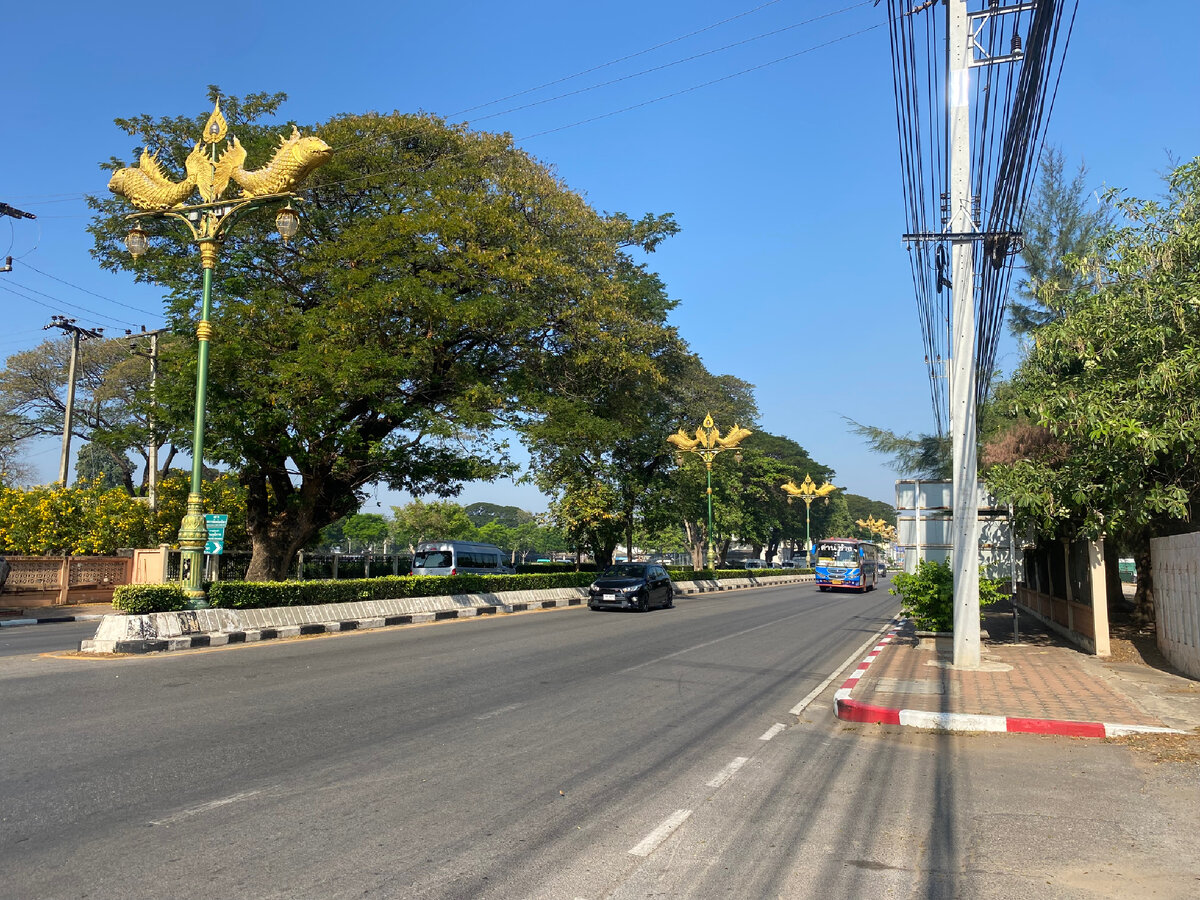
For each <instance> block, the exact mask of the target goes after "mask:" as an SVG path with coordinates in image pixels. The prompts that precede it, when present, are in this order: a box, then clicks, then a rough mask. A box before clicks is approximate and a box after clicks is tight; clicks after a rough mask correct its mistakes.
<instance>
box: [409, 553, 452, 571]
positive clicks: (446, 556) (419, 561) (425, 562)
mask: <svg viewBox="0 0 1200 900" xmlns="http://www.w3.org/2000/svg"><path fill="white" fill-rule="evenodd" d="M453 565H454V555H453V554H452V553H451V552H450V551H449V550H423V551H421V552H419V553H417V554H416V555H414V556H413V568H414V569H448V568H450V567H451V566H453Z"/></svg>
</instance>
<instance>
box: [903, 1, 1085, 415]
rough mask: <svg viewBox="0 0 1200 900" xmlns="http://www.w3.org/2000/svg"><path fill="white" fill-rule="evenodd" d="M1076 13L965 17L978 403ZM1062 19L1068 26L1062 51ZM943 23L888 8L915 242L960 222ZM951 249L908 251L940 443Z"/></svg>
mask: <svg viewBox="0 0 1200 900" xmlns="http://www.w3.org/2000/svg"><path fill="white" fill-rule="evenodd" d="M1077 8H1078V0H1037V3H1036V4H1032V5H1026V6H1014V7H1009V8H1006V7H1005V6H1003V5H1001V4H1000V3H989V5H988V6H987V7H986V8H984V9H982V10H980V11H978V12H974V13H971V14H970V15H971V17H972V25H971V28H970V29H969V30H970V34H971V37H970V40H971V42H972V48H971V49H972V53H971V55H972V56H975V55H976V53H977V52H978V53H979V54H980V58H979V59H978V60H977V64H976V66H974V67H973V68H972V69H971V72H972V73H973V74H974V75H975V77H974V78H973V79H972V81H973V83H974V88H973V91H972V116H971V129H970V154H969V155H970V167H971V179H970V191H971V194H972V198H971V200H969V201H967V202H969V203H970V204H971V207H972V208H971V209H969V210H968V211H967V212H968V213H969V219H970V221H971V222H972V223H974V227H975V228H976V229H978V231H980V232H981V233H982V234H981V239H977V240H975V241H974V242H973V244H972V259H973V265H974V271H975V273H976V278H975V296H974V297H973V298H972V302H973V303H974V305H975V313H976V316H975V321H976V333H975V342H976V366H975V369H976V370H975V378H976V400H977V402H979V403H982V402H983V401H984V400H985V399H986V397H987V394H988V391H989V389H990V385H991V379H992V377H993V375H994V370H995V364H996V352H997V348H998V346H999V339H1000V333H1001V326H1002V324H1003V318H1004V311H1005V308H1006V306H1007V296H1008V290H1009V287H1010V284H1011V279H1012V270H1013V263H1014V260H1015V254H1016V253H1017V252H1018V250H1019V243H1018V242H1017V241H1016V240H1014V239H1013V237H1012V235H1013V234H1014V233H1017V232H1019V231H1020V227H1021V220H1022V217H1023V215H1024V212H1025V208H1026V206H1027V205H1028V200H1029V196H1030V191H1031V189H1032V186H1033V184H1034V182H1035V181H1036V175H1037V164H1038V161H1039V160H1040V158H1041V152H1042V147H1043V145H1044V142H1045V130H1046V125H1047V122H1048V121H1049V118H1050V114H1051V112H1052V109H1053V105H1054V97H1055V96H1056V95H1057V91H1058V84H1059V82H1060V80H1061V76H1062V65H1063V60H1064V58H1065V55H1066V49H1067V45H1068V44H1069V42H1070V36H1071V32H1072V30H1073V25H1074V20H1075V15H1076V11H1077ZM1068 9H1070V11H1071V15H1070V23H1069V24H1068V26H1067V28H1066V33H1065V35H1063V36H1062V39H1061V40H1060V33H1061V32H1062V25H1063V21H1064V17H1065V14H1066V12H1067V10H1068ZM947 15H948V13H947V11H946V8H945V5H944V4H942V3H934V2H926V3H921V4H920V5H917V6H911V7H910V6H909V5H908V3H905V2H903V0H888V21H889V29H890V32H891V50H892V68H893V79H892V80H893V89H894V91H895V95H896V118H897V137H898V143H899V149H900V160H901V173H902V174H901V189H902V192H903V196H904V201H905V216H906V222H907V225H908V232H909V233H912V234H920V235H933V234H939V233H942V234H944V233H945V232H946V230H947V228H948V227H950V224H951V222H952V221H953V220H954V219H955V218H956V213H958V212H959V210H955V209H950V208H949V197H950V191H949V176H950V173H949V170H948V160H949V149H948V139H949V137H948V133H949V128H948V125H947V124H946V112H945V111H946V109H947V105H946V101H947V97H946V79H947V74H948V73H947V60H946V53H945V41H944V38H943V35H945V34H946V30H947V22H946V17H947ZM976 24H977V25H978V27H976ZM1010 26H1011V27H1010ZM922 31H923V38H924V40H923V41H922V40H921V37H922V35H921V32H922ZM985 32H986V34H985ZM1010 32H1011V34H1012V35H1014V36H1019V35H1021V34H1025V35H1026V38H1025V41H1024V48H1023V50H1022V52H1021V54H1020V56H1019V57H1018V58H1016V59H1012V60H1009V61H1005V58H1006V57H1009V56H1011V55H1013V51H1014V48H1015V41H1014V43H1013V44H1010V45H1008V46H1006V45H1005V40H1006V39H1005V35H1006V34H1008V33H1010ZM981 35H982V36H983V37H982V43H980V42H979V38H980V36H981ZM989 61H994V62H989ZM980 63H982V64H980ZM1052 79H1053V88H1051V80H1052ZM922 126H924V130H922ZM948 245H949V242H948V241H936V240H915V241H913V242H912V243H910V246H909V260H910V268H911V269H912V275H913V286H914V296H915V298H916V305H917V314H918V318H919V320H920V324H921V331H922V339H923V343H924V348H925V361H926V365H927V367H928V370H929V380H930V396H931V400H932V403H933V411H934V420H935V424H936V427H937V432H938V434H939V435H940V436H944V435H945V433H946V428H947V427H948V425H949V405H948V396H947V395H948V391H947V390H946V387H947V385H946V379H945V376H944V373H943V371H942V367H943V366H944V365H946V364H948V362H949V348H950V325H951V321H950V299H951V292H952V285H951V284H950V283H949V274H950V273H949V263H948V260H949V256H950V254H949V252H948Z"/></svg>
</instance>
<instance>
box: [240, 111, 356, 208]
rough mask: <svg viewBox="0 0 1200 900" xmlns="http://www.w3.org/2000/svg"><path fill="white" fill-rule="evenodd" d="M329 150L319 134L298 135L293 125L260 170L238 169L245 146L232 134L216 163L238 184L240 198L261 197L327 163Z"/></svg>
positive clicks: (279, 190) (287, 187)
mask: <svg viewBox="0 0 1200 900" xmlns="http://www.w3.org/2000/svg"><path fill="white" fill-rule="evenodd" d="M332 153H333V148H331V147H330V146H329V145H328V144H327V143H325V142H324V141H323V140H321V139H320V138H319V137H302V136H301V134H300V129H298V128H297V127H296V126H295V125H293V126H292V136H291V137H289V138H287V139H284V138H283V137H282V136H281V137H280V138H279V149H278V150H276V151H275V155H274V156H273V157H271V161H270V162H269V163H267V164H266V165H265V166H263V167H262V168H261V169H255V170H254V171H253V172H247V171H246V170H245V169H243V168H242V163H244V162H245V161H246V148H245V147H243V146H242V145H241V142H239V141H238V139H237V138H236V137H235V138H232V139H231V141H230V147H229V149H228V150H226V151H225V153H224V154H222V156H221V159H220V161H219V163H218V165H219V166H225V167H227V170H228V172H229V174H230V177H232V178H233V180H234V181H236V182H237V183H238V184H239V185H241V188H242V196H243V197H261V196H263V195H264V194H282V193H284V192H285V191H290V190H291V189H292V188H293V187H294V186H295V185H297V184H299V183H300V182H301V181H303V180H304V179H305V178H307V177H308V174H309V173H310V172H312V171H313V170H314V169H316V168H318V167H320V166H323V165H324V164H325V163H327V162H328V161H329V157H330V155H332Z"/></svg>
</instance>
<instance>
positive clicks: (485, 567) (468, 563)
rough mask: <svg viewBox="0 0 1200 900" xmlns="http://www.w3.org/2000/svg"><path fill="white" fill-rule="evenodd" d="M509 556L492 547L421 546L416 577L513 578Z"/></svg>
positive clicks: (466, 543)
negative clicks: (469, 576) (494, 576)
mask: <svg viewBox="0 0 1200 900" xmlns="http://www.w3.org/2000/svg"><path fill="white" fill-rule="evenodd" d="M513 572H514V570H513V569H512V568H511V567H510V566H509V564H508V556H507V555H506V554H505V552H504V551H503V550H501V549H500V548H499V547H497V546H495V545H493V544H475V543H472V542H470V541H429V542H428V543H424V544H418V545H417V552H416V553H415V554H414V555H413V563H412V574H413V575H468V574H469V575H512V574H513Z"/></svg>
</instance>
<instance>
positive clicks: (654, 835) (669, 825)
mask: <svg viewBox="0 0 1200 900" xmlns="http://www.w3.org/2000/svg"><path fill="white" fill-rule="evenodd" d="M691 814H692V811H691V810H690V809H677V810H675V812H673V813H671V815H669V816H668V817H667V819H666V821H665V822H663V823H662V824H661V825H659V826H658V827H657V828H655V829H654V830H653V831H652V832H650V833H649V834H648V835H646V837H645V838H644V839H643V840H642V842H641V843H640V844H638V845H637V846H636V847H634V848H633V849H632V850H630V851H629V852H630V853H632V854H633V855H634V856H649V855H650V854H651V853H653V852H654V851H655V850H656V849H657V848H658V845H659V844H661V843H662V842H663V841H665V840H666V839H667V838H668V837H670V836H671V832H672V831H674V830H675V829H676V828H678V827H679V826H680V825H682V824H683V823H684V822H685V821H686V820H687V817H688V816H690V815H691Z"/></svg>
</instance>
